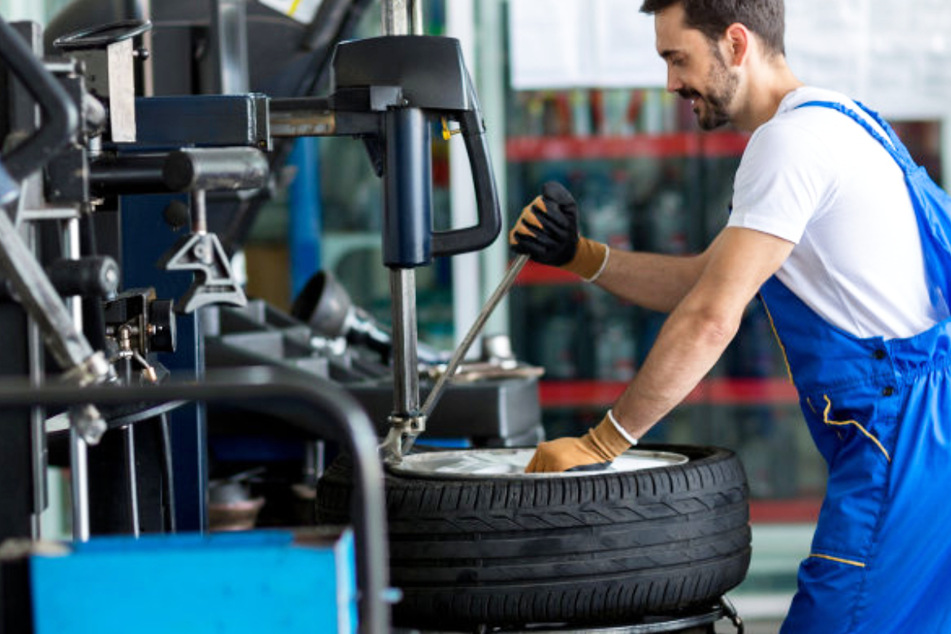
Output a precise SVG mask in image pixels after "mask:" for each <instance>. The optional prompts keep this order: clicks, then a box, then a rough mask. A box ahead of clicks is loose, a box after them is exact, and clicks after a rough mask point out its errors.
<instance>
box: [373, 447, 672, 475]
mask: <svg viewBox="0 0 951 634" xmlns="http://www.w3.org/2000/svg"><path fill="white" fill-rule="evenodd" d="M534 453H535V450H534V449H533V448H527V449H466V450H461V451H435V452H424V453H416V454H410V455H408V456H405V457H404V458H403V461H402V462H401V463H400V464H399V465H391V466H390V471H392V472H393V473H395V474H397V475H411V476H415V477H431V478H450V479H455V478H458V479H470V478H479V479H481V478H512V477H524V478H578V477H585V476H591V475H599V474H605V473H626V472H630V471H645V470H648V469H657V468H660V467H670V466H674V465H679V464H684V463H685V462H687V461H688V460H689V458H687V456H685V455H683V454H679V453H673V452H666V451H649V450H643V449H633V450H630V451H626V452H625V453H624V454H622V455H621V456H619V457H618V458H616V459H615V460H614V462H613V463H611V466H610V467H607V468H606V469H603V470H598V471H578V472H571V471H569V472H560V473H525V467H526V466H527V465H528V462H529V460H531V458H532V455H533V454H534Z"/></svg>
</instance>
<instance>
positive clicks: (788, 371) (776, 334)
mask: <svg viewBox="0 0 951 634" xmlns="http://www.w3.org/2000/svg"><path fill="white" fill-rule="evenodd" d="M760 299H762V300H763V308H764V309H765V310H766V317H767V319H769V326H770V328H772V329H773V336H774V337H776V343H778V344H779V349H780V350H782V352H783V362H784V363H785V364H786V374H787V375H789V382H790V383H795V381H794V380H793V375H792V368H791V367H789V356H787V355H786V346H784V345H783V340H782V339H780V338H779V331H778V330H776V323H775V322H774V321H773V315H772V313H770V312H769V306H767V305H766V298H765V297H763V294H762V293H760Z"/></svg>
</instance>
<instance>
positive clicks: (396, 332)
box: [383, 0, 422, 460]
mask: <svg viewBox="0 0 951 634" xmlns="http://www.w3.org/2000/svg"><path fill="white" fill-rule="evenodd" d="M421 16H422V7H421V2H418V1H417V0H383V33H384V35H410V34H413V33H421V32H422V17H421ZM389 275H390V298H391V302H392V308H391V315H392V320H393V407H394V412H393V416H391V418H390V423H391V424H392V425H393V427H392V429H391V430H390V433H389V435H388V437H387V439H386V441H384V444H383V452H384V454H387V455H388V457H389V458H395V459H396V460H399V459H400V457H401V452H400V446H401V442H400V439H401V437H402V434H403V431H404V430H405V429H406V426H407V425H409V426H410V427H411V428H412V427H413V426H414V421H418V420H419V418H418V417H419V360H418V357H417V345H418V333H417V330H416V271H415V270H414V269H412V268H391V269H390V273H389Z"/></svg>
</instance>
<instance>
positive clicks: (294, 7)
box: [287, 0, 300, 15]
mask: <svg viewBox="0 0 951 634" xmlns="http://www.w3.org/2000/svg"><path fill="white" fill-rule="evenodd" d="M299 4H300V0H294V2H292V3H291V8H290V9H288V10H287V15H294V12H295V11H297V6H298V5H299Z"/></svg>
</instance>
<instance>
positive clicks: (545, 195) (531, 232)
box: [509, 181, 608, 282]
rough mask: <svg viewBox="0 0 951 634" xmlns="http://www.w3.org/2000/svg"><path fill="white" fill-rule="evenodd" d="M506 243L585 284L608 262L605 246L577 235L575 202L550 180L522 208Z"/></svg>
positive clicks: (564, 190) (562, 188)
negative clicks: (539, 192)
mask: <svg viewBox="0 0 951 634" xmlns="http://www.w3.org/2000/svg"><path fill="white" fill-rule="evenodd" d="M509 244H511V245H512V250H513V251H515V252H516V253H523V254H525V255H528V256H529V257H530V258H531V259H532V260H534V261H535V262H538V263H539V264H547V265H550V266H557V267H560V268H563V269H565V270H567V271H571V272H572V273H574V274H576V275H580V276H581V277H582V278H584V279H585V280H587V281H589V282H593V281H594V280H595V279H597V277H598V276H599V275H600V274H601V271H603V270H604V266H605V264H606V263H607V259H608V247H607V245H605V244H601V243H600V242H595V241H594V240H589V239H587V238H585V237H582V236H580V235H579V234H578V203H576V202H575V199H574V198H572V196H571V194H570V193H568V190H567V189H565V188H564V187H562V186H561V184H559V183H556V182H554V181H549V182H547V183H545V184H544V185H543V186H542V195H541V196H538V197H537V198H535V200H533V201H532V202H531V203H529V204H528V205H526V206H525V208H524V209H522V213H521V215H519V217H518V221H517V222H516V223H515V226H514V227H512V230H511V231H510V232H509Z"/></svg>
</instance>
